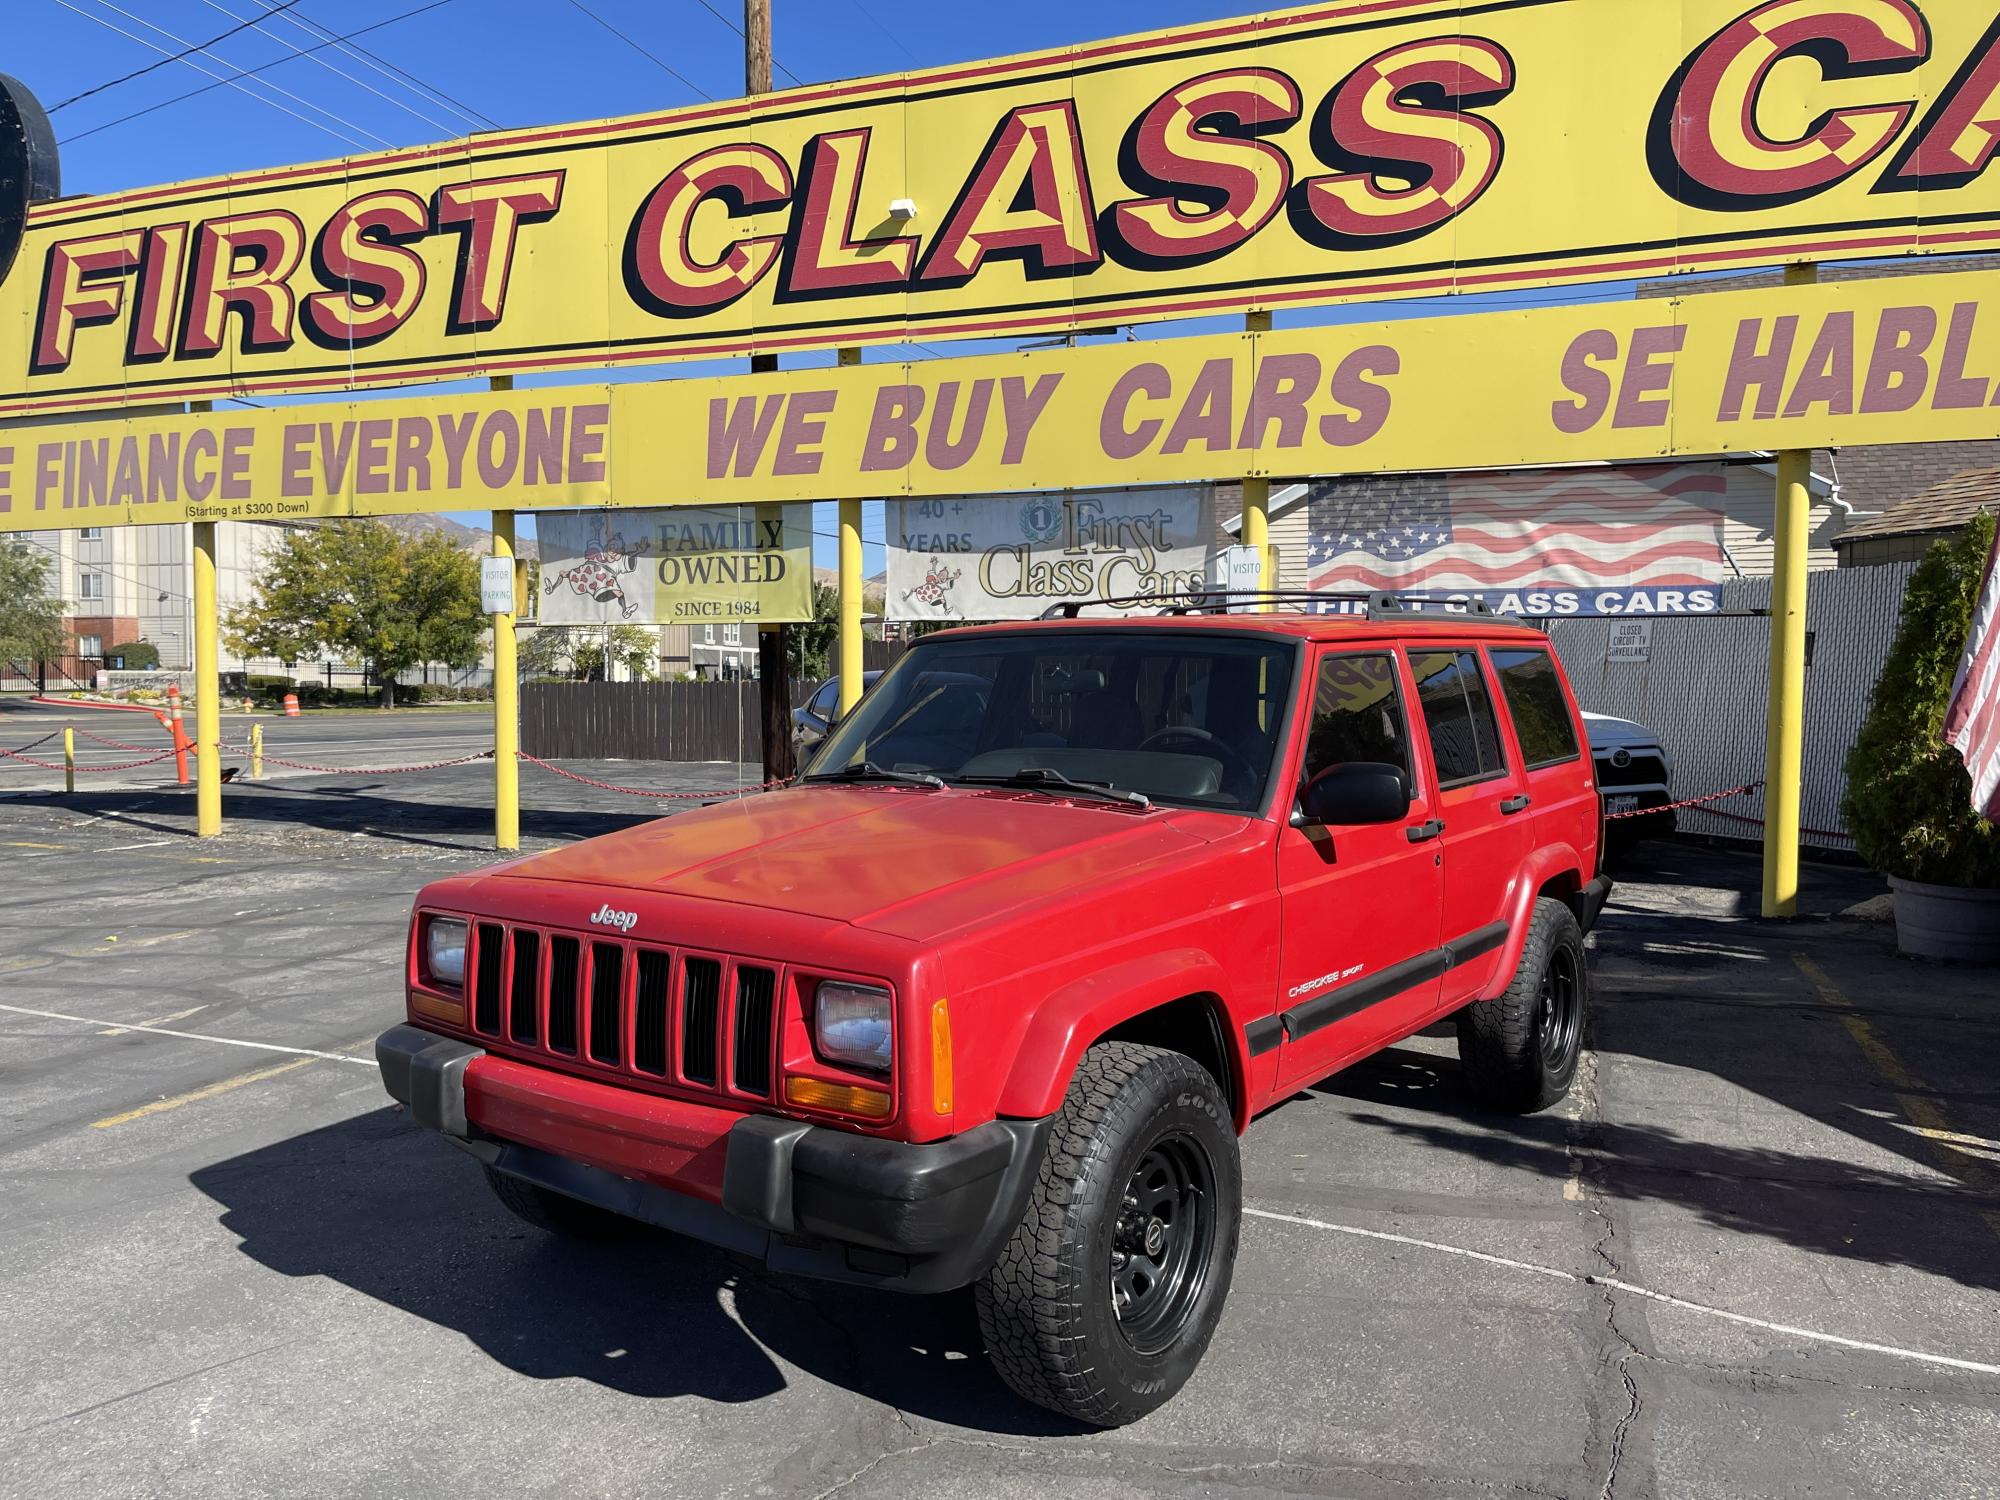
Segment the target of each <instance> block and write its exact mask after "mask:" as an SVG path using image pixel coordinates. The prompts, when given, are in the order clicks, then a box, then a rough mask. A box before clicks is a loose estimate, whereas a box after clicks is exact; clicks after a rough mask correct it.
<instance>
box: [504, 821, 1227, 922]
mask: <svg viewBox="0 0 2000 1500" xmlns="http://www.w3.org/2000/svg"><path fill="white" fill-rule="evenodd" d="M1245 822H1246V819H1245V818H1244V817H1243V816H1242V815H1240V814H1225V813H1211V812H1182V811H1175V810H1172V809H1156V810H1154V811H1151V812H1139V811H1137V810H1136V809H1131V808H1127V807H1122V806H1116V805H1112V804H1109V803H1105V804H1092V803H1089V802H1075V803H1072V802H1067V801H1063V800H1060V799H1057V798H1054V797H1050V796H1047V795H1044V794H1042V793H1038V792H1016V791H985V790H979V791H974V790H971V789H965V788H949V789H946V790H944V791H936V790H927V789H923V788H914V787H898V786H851V787H810V786H807V787H794V788H791V789H788V790H785V791H780V792H772V793H768V794H766V795H763V796H758V797H748V798H744V799H742V800H739V801H734V802H721V803H715V804H713V805H711V806H708V807H704V808H700V809H697V810H696V811H693V812H686V813H681V814H679V815H678V816H675V817H671V818H663V819H660V820H659V821H657V822H652V823H646V824H643V825H641V826H640V827H637V828H630V829H626V830H624V831H622V832H619V833H612V834H606V835H604V836H602V837H600V838H594V839H589V840H586V841H584V842H583V843H579V844H572V845H570V846H569V847H567V848H564V849H556V850H551V851H550V852H548V853H546V854H539V855H535V856H533V857H531V858H528V859H524V860H519V861H517V862H515V863H512V864H509V865H507V866H505V867H504V868H503V869H501V870H499V871H496V872H495V873H494V875H493V876H492V878H494V879H498V880H517V879H519V880H542V881H563V882H568V883H571V884H578V885H588V886H603V887H609V888H612V889H617V890H654V891H660V892H664V893H668V894H673V895H680V896H693V897H699V898H704V899H707V900H712V901H724V902H729V903H732V904H734V905H737V906H751V907H763V908H767V909H770V910H775V911H785V912H795V913H798V914H800V915H804V916H818V917H823V918H825V919H827V920H830V921H837V922H847V923H852V924H854V925H856V926H862V927H869V928H873V929H876V930H880V931H883V932H886V933H893V934H895V935H897V936H902V937H909V938H913V939H917V940H926V939H935V938H938V937H942V936H944V935H945V934H947V933H949V932H952V931H956V930H958V929H961V928H964V927H967V926H970V925H973V924H975V923H977V922H979V921H981V920H984V919H986V918H990V917H993V916H997V915H999V914H1000V913H1001V912H1003V911H1008V910H1016V909H1018V908H1020V907H1022V906H1026V905H1031V904H1034V903H1036V902H1038V901H1042V900H1047V899H1050V898H1055V897H1060V896H1062V895H1064V894H1066V893H1073V892H1075V891H1077V890H1079V889H1088V888H1091V887H1093V886H1100V885H1102V884H1103V883H1107V882H1111V881H1115V880H1117V879H1119V878H1121V877H1124V876H1129V875H1130V874H1132V873H1133V872H1134V871H1135V870H1136V869H1138V868H1140V867H1142V866H1145V865H1149V864H1152V863H1154V862H1156V861H1160V860H1166V859H1186V858H1187V857H1188V856H1189V855H1190V854H1192V853H1195V852H1196V851H1198V850H1200V849H1201V848H1202V847H1203V846H1204V845H1206V844H1207V843H1208V842H1209V841H1210V840H1211V839H1212V838H1215V837H1218V836H1220V835H1221V834H1223V833H1225V832H1227V831H1229V830H1240V829H1242V828H1243V827H1244V824H1245Z"/></svg>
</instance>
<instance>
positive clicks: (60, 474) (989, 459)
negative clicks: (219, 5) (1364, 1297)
mask: <svg viewBox="0 0 2000 1500" xmlns="http://www.w3.org/2000/svg"><path fill="white" fill-rule="evenodd" d="M1992 280H1993V276H1992V273H1990V272H1985V273H1968V274H1963V275H1956V276H1922V277H1888V278H1882V279H1879V280H1872V281H1848V282H1837V283H1830V284H1826V285H1819V286H1799V287H1785V288H1776V287H1774V288H1769V289H1763V290H1756V291H1744V292H1717V293H1709V294H1707V295H1704V296H1699V297H1690V298H1686V299H1660V300H1657V301H1651V300H1641V301H1631V302H1619V303H1597V304H1593V305H1590V306H1583V307H1548V308H1534V309H1528V310H1523V311H1517V312H1500V313H1480V314H1475V315H1471V316H1466V317H1441V318H1427V319H1412V320H1406V321H1398V322H1387V323H1352V324H1342V325H1339V326H1337V327H1328V328H1300V329H1280V330H1278V331H1275V332H1269V333H1259V334H1222V335H1215V336H1211V337H1207V338H1191V339H1170V340H1169V339H1163V340H1158V341H1155V342H1150V343H1120V344H1104V345H1098V346H1095V347H1090V348H1081V349H1047V350H1040V351H1036V352H1033V353H1024V354H1010V355H992V356H983V357H979V358H972V359H955V360H953V359H947V360H928V361H922V362H918V363H913V364H879V365H859V366H847V367H841V368H835V369H821V370H798V371H786V372H781V373H774V374H767V375H734V376H726V377H719V378H712V379H703V380H684V381H663V382H656V383H652V384H645V385H638V384H634V385H617V386H565V387H560V388H551V389H544V390H538V391H511V392H504V393H494V394H485V393H474V394H467V395H458V396H437V397H428V398H425V399H423V400H401V399H398V400H384V401H360V402H349V403H345V404H342V405H337V406H330V407H313V406H294V407H280V408H273V409H269V410H261V411H240V412H216V413H203V414H190V415H184V416H173V417H144V418H130V419H126V420H120V421H110V420H95V421H83V422H69V423H60V422H50V423H44V424H38V425H36V426H33V427H24V428H20V429H17V430H14V431H12V432H8V431H4V430H0V531H22V530H32V529H36V528H41V527H69V526H106V525H126V524H132V523H139V522H148V521H175V520H189V519H198V520H217V519H227V518H237V519H251V520H255V519H282V518H284V517H287V516H334V515H373V514H386V513H391V512H402V511H426V510H486V509H492V508H502V509H536V510H546V509H560V508H572V507H579V506H591V507H595V506H630V507H644V506H663V505H702V504H710V505H713V504H721V503H729V504H754V503H758V502H766V503H769V502H779V501H799V500H826V499H834V498H839V497H847V496H856V495H860V496H924V495H965V494H1002V493H1018V492H1022V491H1030V490H1061V489H1085V488H1096V487H1108V486H1131V485H1147V484H1189V483H1198V482H1202V481H1207V480H1220V479H1232V478H1241V477H1245V476H1270V477H1275V478H1285V477H1291V476H1296V475H1312V474H1343V473H1369V472H1385V471H1402V470H1411V469H1474V468H1488V467H1497V466H1508V465H1527V464H1552V463H1584V462H1592V461H1600V460H1603V461H1627V462H1629V461H1636V460H1644V459H1655V458H1678V457H1691V456H1701V455H1708V454H1722V453H1732V452H1742V451H1744V450H1747V449H1782V448H1823V447H1843V446H1853V445H1860V444H1868V443H1890V442H1894V443H1910V442H1947V441H1966V440H1971V439H1987V438H1991V437H1992V436H1993V434H1994V432H1995V431H1996V430H2000V300H1996V299H1995V298H1994V297H1993V296H1992V295H1991V286H1990V283H1991V282H1992Z"/></svg>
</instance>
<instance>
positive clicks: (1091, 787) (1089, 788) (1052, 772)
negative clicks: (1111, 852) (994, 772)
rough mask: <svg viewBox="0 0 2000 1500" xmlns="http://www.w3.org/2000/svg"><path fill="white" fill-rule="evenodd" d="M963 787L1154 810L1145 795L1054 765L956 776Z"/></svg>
mask: <svg viewBox="0 0 2000 1500" xmlns="http://www.w3.org/2000/svg"><path fill="white" fill-rule="evenodd" d="M952 781H953V782H955V783H956V784H958V785H959V786H1017V787H1022V788H1024V789H1026V790H1028V791H1035V792H1054V793H1057V794H1060V795H1062V796H1072V797H1073V796H1076V795H1078V794H1081V795H1083V796H1086V797H1103V798H1106V799H1108V800H1110V801H1112V802H1126V803H1130V804H1131V805H1132V806H1134V807H1148V808H1149V807H1151V806H1152V805H1153V799H1152V798H1151V797H1148V796H1147V795H1146V794H1145V793H1144V792H1128V791H1126V790H1124V789H1123V788H1121V787H1115V786H1113V785H1112V784H1111V783H1110V782H1108V781H1075V780H1072V779H1071V778H1070V777H1068V776H1065V775H1063V773H1062V772H1060V771H1058V770H1056V769H1055V768H1054V767H1052V766H1023V767H1022V768H1021V769H1020V770H1018V771H1010V772H1008V773H1007V774H1006V775H1005V776H954V777H952Z"/></svg>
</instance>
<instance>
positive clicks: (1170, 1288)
mask: <svg viewBox="0 0 2000 1500" xmlns="http://www.w3.org/2000/svg"><path fill="white" fill-rule="evenodd" d="M1242 1199H1243V1170H1242V1165H1241V1162H1240V1160H1239V1158H1238V1155H1237V1148H1236V1131H1235V1126H1234V1124H1233V1122H1232V1119H1231V1116H1230V1110H1229V1101H1228V1099H1227V1098H1226V1097H1225V1096H1224V1094H1223V1091H1222V1087H1221V1085H1220V1084H1218V1083H1217V1082H1216V1080H1215V1078H1214V1077H1213V1076H1211V1075H1210V1073H1209V1072H1208V1070H1207V1069H1206V1068H1203V1067H1202V1066H1201V1065H1200V1064H1198V1063H1196V1062H1195V1061H1194V1060H1193V1059H1192V1058H1189V1057H1187V1056H1184V1055H1183V1054H1181V1053H1178V1052H1168V1051H1164V1050H1162V1049H1160V1048H1157V1047H1141V1046H1137V1045H1135V1044H1132V1043H1129V1042H1106V1043H1100V1044H1099V1045H1098V1046H1095V1047H1092V1048H1091V1049H1090V1050H1089V1051H1088V1052H1086V1053H1085V1054H1084V1057H1083V1061H1082V1063H1081V1064H1079V1066H1078V1067H1077V1071H1076V1077H1075V1078H1074V1079H1072V1080H1071V1082H1070V1087H1069V1093H1068V1095H1067V1096H1066V1097H1065V1098H1064V1100H1063V1106H1062V1110H1061V1111H1060V1113H1058V1114H1057V1116H1056V1123H1055V1129H1054V1130H1053V1131H1052V1132H1051V1133H1050V1137H1049V1144H1048V1148H1047V1151H1046V1153H1045V1154H1044V1156H1043V1158H1042V1163H1041V1166H1040V1169H1039V1171H1038V1173H1037V1176H1036V1181H1035V1187H1034V1191H1033V1193H1032V1194H1031V1195H1030V1198H1029V1201H1028V1209H1027V1212H1026V1213H1025V1214H1024V1215H1023V1216H1022V1220H1021V1223H1020V1225H1019V1226H1018V1227H1017V1228H1016V1229H1015V1231H1014V1235H1013V1238H1012V1239H1010V1240H1009V1241H1008V1243H1007V1247H1006V1249H1005V1250H1003V1251H1002V1252H1001V1255H1000V1259H999V1261H998V1262H997V1263H996V1264H995V1265H994V1267H993V1269H992V1270H991V1271H989V1272H988V1273H987V1274H986V1276H985V1277H984V1278H983V1279H982V1280H981V1281H980V1282H979V1283H978V1285H977V1288H976V1300H977V1304H978V1309H979V1331H980V1333H981V1335H982V1337H983V1338H984V1341H985V1344H986V1350H987V1354H988V1356H989V1357H990V1358H991V1359H992V1361H993V1364H994V1367H995V1368H996V1369H997V1370H998V1371H999V1373H1000V1378H1001V1379H1003V1380H1005V1381H1006V1382H1007V1384H1008V1385H1009V1386H1010V1387H1012V1388H1013V1390H1014V1391H1015V1393H1016V1394H1018V1395H1020V1396H1022V1397H1023V1398H1025V1399H1026V1400H1029V1401H1032V1402H1034V1403H1035V1404H1036V1405H1038V1406H1045V1407H1048V1408H1049V1409H1050V1410H1052V1411H1056V1412H1060V1413H1062V1414H1063V1415H1064V1416H1067V1417H1071V1418H1074V1419H1075V1420H1076V1421H1079V1422H1084V1423H1088V1424H1090V1425H1091V1426H1094V1427H1119V1426H1123V1425H1124V1424H1125V1423H1127V1422H1134V1421H1137V1420H1138V1419H1139V1418H1140V1417H1143V1416H1145V1415H1146V1414H1147V1413H1148V1412H1150V1411H1152V1410H1154V1409H1155V1408H1156V1407H1159V1406H1161V1405H1163V1404H1164V1403H1165V1402H1167V1401H1168V1400H1169V1399H1171V1398H1172V1397H1173V1396H1174V1395H1175V1394H1176V1393H1177V1392H1178V1391H1179V1390H1180V1388H1181V1387H1182V1386H1183V1385H1185V1384H1187V1381H1188V1377H1189V1376H1191V1375H1192V1374H1193V1373H1194V1368H1195V1366H1196V1365H1197V1364H1198V1363H1200V1361H1201V1356H1202V1354H1203V1353H1204V1352H1205V1351H1206V1350H1207V1348H1208V1343H1209V1340H1210V1339H1211V1338H1212V1337H1213V1336H1214V1333H1215V1329H1216V1325H1217V1323H1218V1322H1219V1321H1220V1320H1221V1316H1222V1304H1223V1301H1224V1299H1225V1298H1226V1297H1227V1296H1228V1294H1229V1281H1230V1275H1231V1273H1232V1271H1233V1270H1234V1268H1235V1264H1236V1241H1237V1233H1238V1229H1239V1227H1240V1225H1241V1220H1242Z"/></svg>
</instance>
